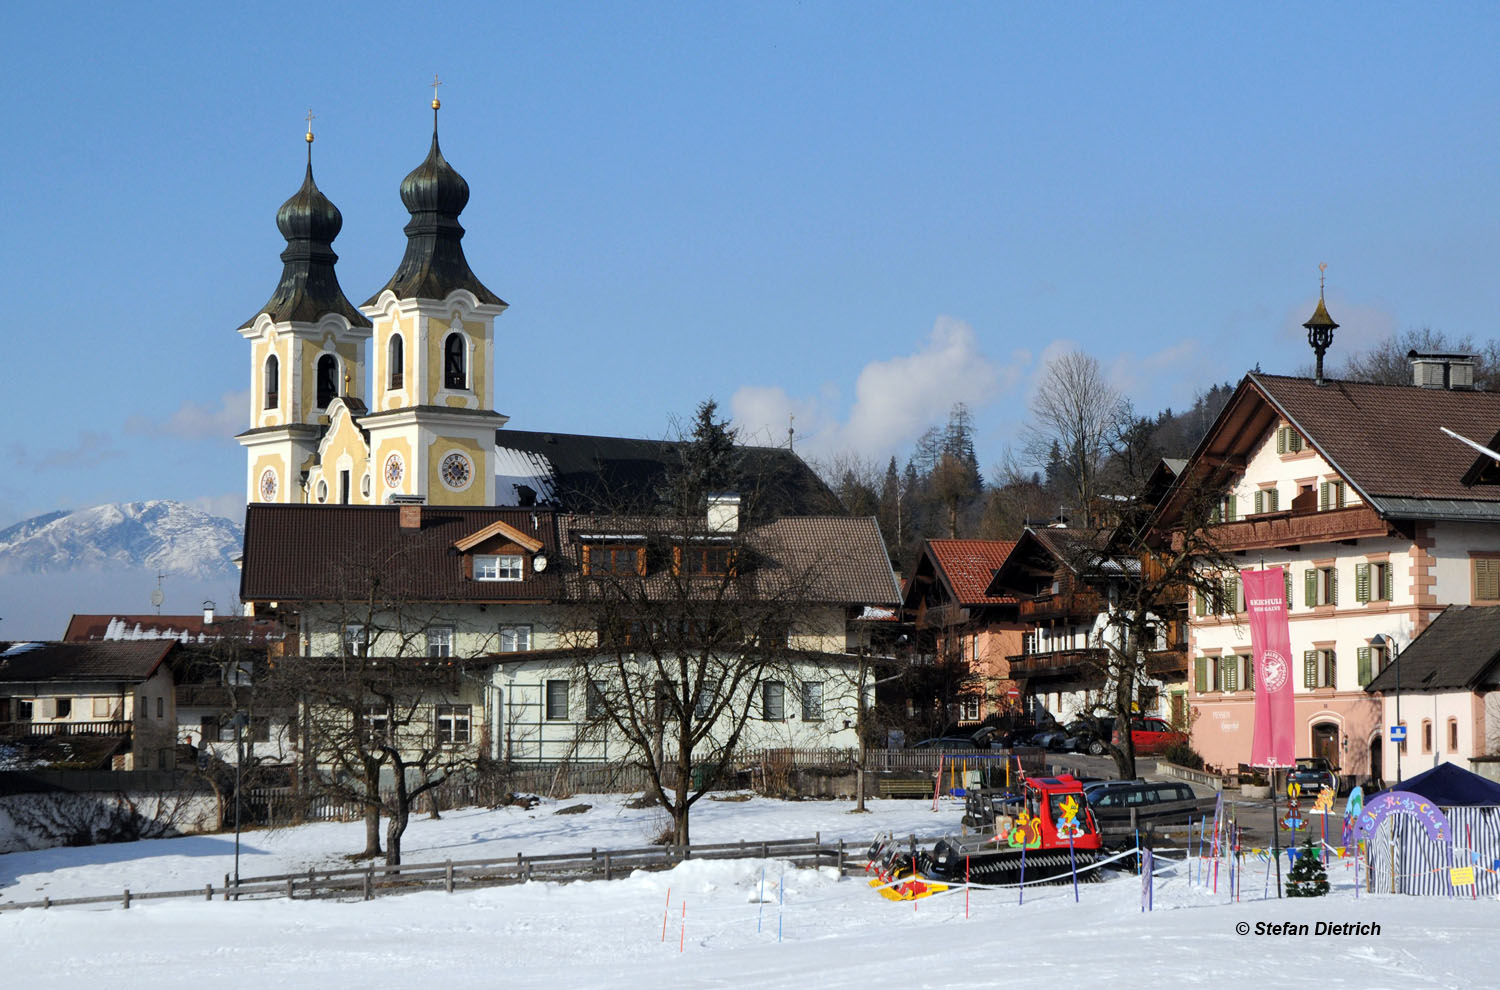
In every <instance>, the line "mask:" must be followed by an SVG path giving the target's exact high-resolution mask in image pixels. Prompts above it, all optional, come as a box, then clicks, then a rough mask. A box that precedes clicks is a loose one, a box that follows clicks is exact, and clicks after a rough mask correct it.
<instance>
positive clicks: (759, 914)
mask: <svg viewBox="0 0 1500 990" xmlns="http://www.w3.org/2000/svg"><path fill="white" fill-rule="evenodd" d="M765 916H766V864H765V863H762V864H760V903H759V904H757V905H756V912H755V934H757V935H759V934H760V922H761V919H762V918H764V917H765Z"/></svg>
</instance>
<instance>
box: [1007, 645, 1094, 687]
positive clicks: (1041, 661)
mask: <svg viewBox="0 0 1500 990" xmlns="http://www.w3.org/2000/svg"><path fill="white" fill-rule="evenodd" d="M1006 659H1007V660H1009V661H1010V676H1011V677H1024V678H1028V679H1031V680H1035V679H1037V678H1044V677H1075V676H1078V675H1080V674H1082V675H1091V674H1101V673H1102V671H1103V670H1104V666H1105V664H1107V663H1108V662H1109V651H1108V650H1105V649H1102V648H1099V647H1091V648H1088V649H1082V650H1054V651H1052V652H1051V653H1025V654H1022V655H1021V656H1017V657H1006Z"/></svg>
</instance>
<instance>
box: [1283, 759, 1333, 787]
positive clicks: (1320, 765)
mask: <svg viewBox="0 0 1500 990" xmlns="http://www.w3.org/2000/svg"><path fill="white" fill-rule="evenodd" d="M1286 779H1287V781H1288V782H1289V783H1295V784H1298V785H1300V786H1301V787H1302V792H1303V793H1304V794H1308V795H1315V794H1317V793H1318V791H1319V790H1321V789H1322V788H1324V787H1329V788H1332V789H1333V793H1335V794H1337V793H1338V792H1339V778H1338V774H1337V773H1335V772H1334V768H1333V766H1332V764H1330V763H1329V762H1328V760H1327V759H1325V758H1323V757H1321V756H1304V757H1302V758H1301V759H1299V760H1298V761H1297V763H1296V765H1295V766H1294V767H1292V769H1291V770H1290V771H1288V772H1287V778H1286Z"/></svg>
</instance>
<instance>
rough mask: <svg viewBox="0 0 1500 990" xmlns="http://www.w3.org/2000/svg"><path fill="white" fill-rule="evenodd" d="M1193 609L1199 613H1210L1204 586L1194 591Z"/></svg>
mask: <svg viewBox="0 0 1500 990" xmlns="http://www.w3.org/2000/svg"><path fill="white" fill-rule="evenodd" d="M1193 611H1194V612H1195V613H1196V614H1198V615H1207V614H1208V596H1207V595H1205V594H1204V593H1203V589H1202V588H1199V589H1198V590H1197V591H1195V592H1193Z"/></svg>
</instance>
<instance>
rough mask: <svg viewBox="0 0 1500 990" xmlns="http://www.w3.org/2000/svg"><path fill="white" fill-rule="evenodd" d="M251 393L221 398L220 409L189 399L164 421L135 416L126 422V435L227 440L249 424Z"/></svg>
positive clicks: (226, 395)
mask: <svg viewBox="0 0 1500 990" xmlns="http://www.w3.org/2000/svg"><path fill="white" fill-rule="evenodd" d="M249 408H250V391H249V390H248V389H239V390H237V391H232V392H225V393H224V394H223V395H221V396H219V404H218V407H217V408H215V407H213V406H209V405H203V404H201V403H197V402H194V401H193V400H191V399H189V400H188V401H186V402H184V403H183V404H182V405H180V406H178V407H177V409H176V411H175V412H173V413H172V415H170V416H168V417H167V418H166V419H165V420H161V421H157V420H154V419H151V418H150V417H148V416H141V415H136V416H132V417H130V418H129V419H128V420H126V421H125V432H126V433H131V434H134V435H136V436H172V437H179V438H181V439H183V440H213V441H215V442H219V441H224V440H228V439H229V438H231V437H233V436H234V435H235V434H236V433H239V432H240V431H241V430H243V429H245V428H246V426H248V425H249V421H250V418H249Z"/></svg>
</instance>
